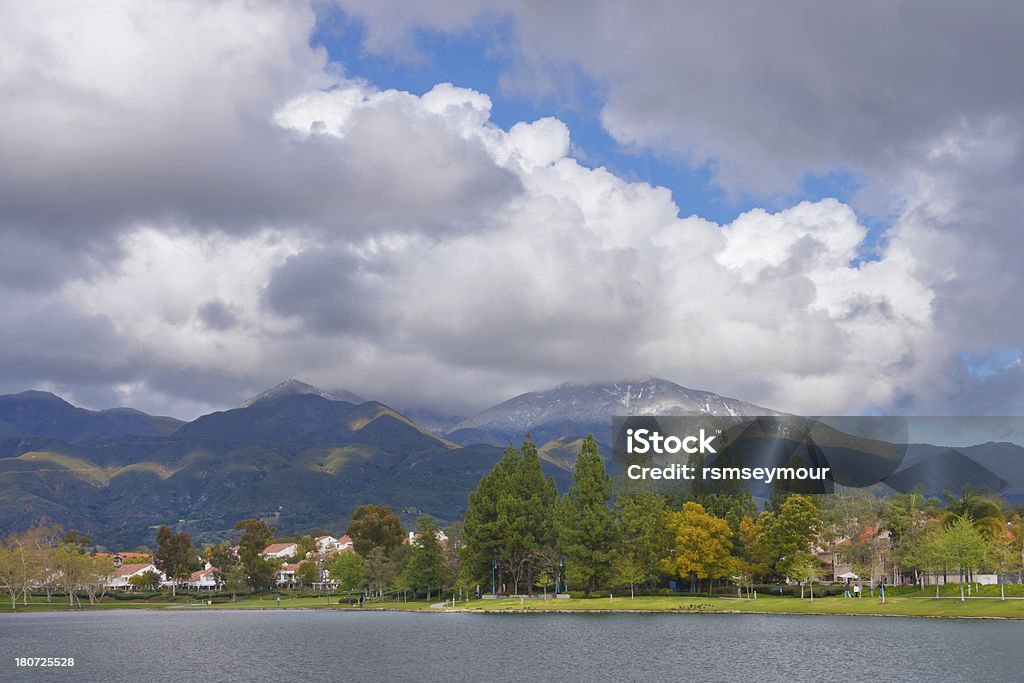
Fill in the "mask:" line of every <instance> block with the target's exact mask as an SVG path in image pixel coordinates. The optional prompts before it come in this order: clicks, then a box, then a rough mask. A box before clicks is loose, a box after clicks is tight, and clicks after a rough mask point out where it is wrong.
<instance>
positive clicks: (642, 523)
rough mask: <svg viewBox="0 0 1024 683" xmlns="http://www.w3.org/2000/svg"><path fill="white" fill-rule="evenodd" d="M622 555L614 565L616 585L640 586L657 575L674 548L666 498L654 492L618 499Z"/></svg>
mask: <svg viewBox="0 0 1024 683" xmlns="http://www.w3.org/2000/svg"><path fill="white" fill-rule="evenodd" d="M617 507H618V527H619V533H618V536H619V539H620V541H619V552H618V555H617V557H616V559H615V561H614V562H613V571H614V575H615V578H616V582H617V583H620V584H629V593H630V597H632V596H633V593H634V588H635V587H636V585H637V584H644V583H647V582H648V581H652V580H653V579H655V578H656V577H657V575H658V570H659V565H660V563H661V558H662V557H664V556H665V555H667V554H668V548H669V546H670V545H671V543H670V540H669V537H668V531H667V530H666V528H665V499H664V498H662V497H661V496H659V495H657V494H655V493H649V492H636V493H625V494H623V495H621V496H619V497H618V506H617Z"/></svg>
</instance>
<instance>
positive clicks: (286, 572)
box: [275, 562, 301, 586]
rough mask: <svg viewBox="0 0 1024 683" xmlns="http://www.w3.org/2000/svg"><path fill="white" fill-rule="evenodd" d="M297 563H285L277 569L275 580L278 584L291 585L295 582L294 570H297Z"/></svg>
mask: <svg viewBox="0 0 1024 683" xmlns="http://www.w3.org/2000/svg"><path fill="white" fill-rule="evenodd" d="M299 564H301V563H298V562H296V563H295V564H286V565H285V566H283V567H281V568H280V569H278V570H277V575H276V577H275V580H276V582H277V585H278V586H293V585H294V584H295V572H297V571H299Z"/></svg>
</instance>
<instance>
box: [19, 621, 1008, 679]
mask: <svg viewBox="0 0 1024 683" xmlns="http://www.w3.org/2000/svg"><path fill="white" fill-rule="evenodd" d="M16 656H21V657H27V656H40V657H74V658H75V667H74V668H73V669H62V670H58V669H49V670H44V669H32V670H29V669H25V668H20V669H19V668H15V666H14V657H16ZM0 658H2V659H0V676H2V677H3V680H4V681H5V683H6V681H12V680H13V681H21V680H64V679H67V680H79V681H132V682H133V683H140V682H142V681H162V680H175V681H195V680H213V681H219V682H231V681H264V680H266V681H330V680H345V681H348V680H352V681H433V680H456V681H488V682H489V681H504V680H561V681H594V680H637V681H641V680H642V681H651V680H674V681H679V680H693V681H708V680H744V681H750V682H751V683H753V682H754V681H803V680H817V681H837V682H838V681H842V682H848V681H862V680H863V681H880V680H886V681H889V680H900V681H909V680H922V681H965V680H972V681H1020V680H1022V676H1024V674H1022V671H1024V622H1021V621H985V620H937V619H906V618H891V617H829V616H788V615H713V614H693V615H689V614H578V615H576V614H550V615H535V614H524V615H504V614H502V615H497V614H490V615H488V614H417V613H402V612H387V613H380V612H376V613H375V612H363V613H351V612H334V611H326V610H319V611H283V610H281V611H277V610H273V611H255V612H243V611H216V612H213V611H211V612H178V611H160V612H157V611H127V610H125V611H108V612H84V613H79V612H67V613H63V612H50V613H36V614H21V615H18V614H13V615H3V616H0Z"/></svg>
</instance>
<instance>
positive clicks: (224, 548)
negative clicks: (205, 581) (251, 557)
mask: <svg viewBox="0 0 1024 683" xmlns="http://www.w3.org/2000/svg"><path fill="white" fill-rule="evenodd" d="M204 554H205V555H206V560H207V562H209V563H210V565H211V566H212V567H214V569H215V570H216V571H215V572H214V575H215V576H216V578H217V580H218V581H220V582H221V583H226V582H227V574H228V571H229V570H230V569H232V568H233V567H236V566H238V564H239V562H238V555H236V554H235V552H234V551H233V550H232V549H231V544H230V543H228V542H227V541H225V542H223V543H218V544H217V545H214V546H209V547H208V548H206V550H205V551H204Z"/></svg>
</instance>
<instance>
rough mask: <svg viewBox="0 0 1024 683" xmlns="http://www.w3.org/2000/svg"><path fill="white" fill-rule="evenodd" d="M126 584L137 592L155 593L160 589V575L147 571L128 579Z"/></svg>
mask: <svg viewBox="0 0 1024 683" xmlns="http://www.w3.org/2000/svg"><path fill="white" fill-rule="evenodd" d="M128 583H129V584H131V586H132V587H133V588H136V589H139V590H149V591H155V590H156V589H158V588H159V587H160V575H159V574H157V573H156V572H155V571H153V570H149V571H147V572H142V573H141V574H136V575H135V576H133V577H131V578H130V579H128Z"/></svg>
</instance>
